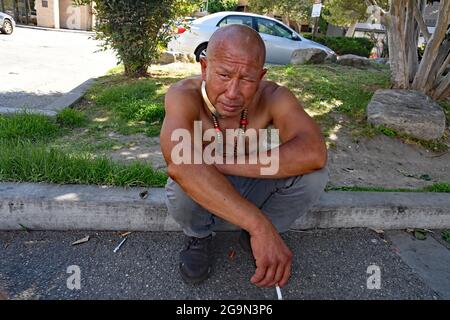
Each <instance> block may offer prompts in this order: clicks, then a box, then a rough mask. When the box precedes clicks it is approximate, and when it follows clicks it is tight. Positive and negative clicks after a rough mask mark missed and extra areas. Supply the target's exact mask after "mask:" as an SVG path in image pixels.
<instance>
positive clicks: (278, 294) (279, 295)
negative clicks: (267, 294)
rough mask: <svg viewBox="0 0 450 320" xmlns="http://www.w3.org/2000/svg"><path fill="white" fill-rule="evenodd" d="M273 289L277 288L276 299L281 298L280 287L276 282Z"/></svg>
mask: <svg viewBox="0 0 450 320" xmlns="http://www.w3.org/2000/svg"><path fill="white" fill-rule="evenodd" d="M275 289H276V290H277V296H278V300H283V296H282V295H281V289H280V287H279V286H278V284H277V285H276V286H275Z"/></svg>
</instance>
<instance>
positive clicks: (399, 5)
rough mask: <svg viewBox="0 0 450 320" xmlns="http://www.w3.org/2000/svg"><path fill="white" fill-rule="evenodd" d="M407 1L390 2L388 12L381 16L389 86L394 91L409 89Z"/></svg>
mask: <svg viewBox="0 0 450 320" xmlns="http://www.w3.org/2000/svg"><path fill="white" fill-rule="evenodd" d="M408 1H409V0H397V1H391V4H390V10H389V12H388V13H384V14H383V21H384V25H385V26H386V31H387V34H388V46H389V60H390V66H391V84H392V87H393V88H396V89H408V88H409V70H408V62H407V61H408V59H407V58H408V56H407V53H406V36H405V19H406V13H405V4H406V2H408Z"/></svg>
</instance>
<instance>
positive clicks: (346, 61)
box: [337, 54, 370, 68]
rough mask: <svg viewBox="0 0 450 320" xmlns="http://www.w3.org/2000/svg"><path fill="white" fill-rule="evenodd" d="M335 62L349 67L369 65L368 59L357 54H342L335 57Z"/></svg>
mask: <svg viewBox="0 0 450 320" xmlns="http://www.w3.org/2000/svg"><path fill="white" fill-rule="evenodd" d="M337 62H338V63H339V64H341V65H343V66H350V67H357V68H359V67H364V66H369V65H370V60H369V59H368V58H365V57H361V56H357V55H354V54H344V55H342V56H339V57H338V58H337Z"/></svg>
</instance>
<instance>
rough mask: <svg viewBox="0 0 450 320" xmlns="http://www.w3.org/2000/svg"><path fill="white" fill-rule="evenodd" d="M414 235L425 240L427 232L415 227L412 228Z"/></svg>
mask: <svg viewBox="0 0 450 320" xmlns="http://www.w3.org/2000/svg"><path fill="white" fill-rule="evenodd" d="M414 237H415V238H416V239H417V240H425V239H426V238H427V232H426V231H425V230H423V229H415V230H414Z"/></svg>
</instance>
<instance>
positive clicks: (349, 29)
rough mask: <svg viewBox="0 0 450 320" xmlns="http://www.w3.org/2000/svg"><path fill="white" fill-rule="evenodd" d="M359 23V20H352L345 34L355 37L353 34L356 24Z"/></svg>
mask: <svg viewBox="0 0 450 320" xmlns="http://www.w3.org/2000/svg"><path fill="white" fill-rule="evenodd" d="M357 23H358V21H354V22H352V24H351V25H350V27H349V28H348V30H347V32H346V33H345V36H346V37H350V38H353V35H354V34H355V30H356V24H357Z"/></svg>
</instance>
